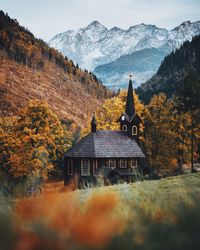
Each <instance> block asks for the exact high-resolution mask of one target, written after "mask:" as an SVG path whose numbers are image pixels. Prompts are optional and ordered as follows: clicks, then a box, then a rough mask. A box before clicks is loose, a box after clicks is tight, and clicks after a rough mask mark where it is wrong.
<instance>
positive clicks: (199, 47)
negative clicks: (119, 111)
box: [137, 36, 200, 102]
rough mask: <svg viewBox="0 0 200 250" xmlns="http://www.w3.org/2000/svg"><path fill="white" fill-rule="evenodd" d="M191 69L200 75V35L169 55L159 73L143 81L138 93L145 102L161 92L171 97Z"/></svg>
mask: <svg viewBox="0 0 200 250" xmlns="http://www.w3.org/2000/svg"><path fill="white" fill-rule="evenodd" d="M190 71H193V72H194V73H195V74H196V75H197V76H200V36H196V37H194V38H193V39H192V41H191V42H188V41H187V42H185V43H184V44H183V45H182V46H181V48H180V49H178V50H176V51H175V52H172V53H171V54H170V55H169V56H167V57H166V58H165V59H164V61H163V62H162V64H161V66H160V67H159V69H158V71H157V73H156V74H155V75H154V76H153V77H152V78H151V79H150V80H148V81H147V82H145V83H143V84H142V85H141V86H140V87H139V88H138V89H137V93H138V94H139V96H140V98H141V99H142V100H143V101H145V102H149V100H150V99H151V97H152V96H153V95H155V94H158V93H160V92H164V93H165V94H166V95H167V96H168V97H170V96H172V95H173V94H174V93H175V92H176V90H177V89H178V88H179V86H180V84H181V83H182V82H183V80H184V79H185V77H186V75H187V74H188V73H189V72H190Z"/></svg>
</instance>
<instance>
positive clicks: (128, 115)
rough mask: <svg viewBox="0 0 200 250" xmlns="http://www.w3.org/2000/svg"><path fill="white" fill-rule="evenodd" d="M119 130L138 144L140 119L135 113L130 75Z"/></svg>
mask: <svg viewBox="0 0 200 250" xmlns="http://www.w3.org/2000/svg"><path fill="white" fill-rule="evenodd" d="M118 121H119V122H120V130H122V131H124V132H126V133H127V135H128V136H129V137H131V138H133V139H135V140H136V141H137V143H139V128H140V122H141V119H140V117H139V116H138V115H137V114H136V112H135V103H134V96H133V83H132V75H130V80H129V85H128V93H127V98H126V108H125V112H124V113H123V114H122V115H121V116H120V118H119V120H118Z"/></svg>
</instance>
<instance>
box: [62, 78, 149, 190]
mask: <svg viewBox="0 0 200 250" xmlns="http://www.w3.org/2000/svg"><path fill="white" fill-rule="evenodd" d="M118 122H119V123H120V131H106V130H97V122H96V119H95V116H94V115H93V118H92V122H91V133H90V134H88V135H87V136H86V137H84V138H83V139H82V140H81V141H80V142H79V143H77V144H76V145H75V146H74V147H72V148H71V149H70V150H68V151H67V152H66V154H65V167H64V183H65V185H68V183H70V182H74V184H75V185H76V186H77V187H81V186H88V185H89V184H90V183H92V184H95V183H96V182H97V181H98V179H99V178H103V179H104V181H105V182H106V183H110V184H113V183H117V182H118V181H119V180H124V181H127V182H129V181H133V179H134V178H136V177H137V176H138V175H139V174H140V173H141V172H142V166H141V165H140V159H141V158H144V157H145V156H144V154H143V152H142V151H141V149H140V147H139V127H140V122H141V119H140V117H139V116H138V115H137V114H136V112H135V105H134V97H133V88H132V81H131V79H130V81H129V87H128V95H127V102H126V109H125V112H124V113H123V114H122V115H121V116H120V118H119V120H118Z"/></svg>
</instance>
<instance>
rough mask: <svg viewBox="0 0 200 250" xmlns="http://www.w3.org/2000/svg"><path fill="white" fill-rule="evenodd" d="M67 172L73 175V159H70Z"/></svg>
mask: <svg viewBox="0 0 200 250" xmlns="http://www.w3.org/2000/svg"><path fill="white" fill-rule="evenodd" d="M67 174H68V175H73V160H68V166H67Z"/></svg>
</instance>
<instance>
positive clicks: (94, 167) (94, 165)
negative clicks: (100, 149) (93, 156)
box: [92, 160, 98, 175]
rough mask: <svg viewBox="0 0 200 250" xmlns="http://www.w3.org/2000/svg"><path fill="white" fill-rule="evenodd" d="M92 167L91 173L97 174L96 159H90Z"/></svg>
mask: <svg viewBox="0 0 200 250" xmlns="http://www.w3.org/2000/svg"><path fill="white" fill-rule="evenodd" d="M92 169H93V175H97V172H98V171H97V169H98V162H97V161H96V160H93V161H92Z"/></svg>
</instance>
